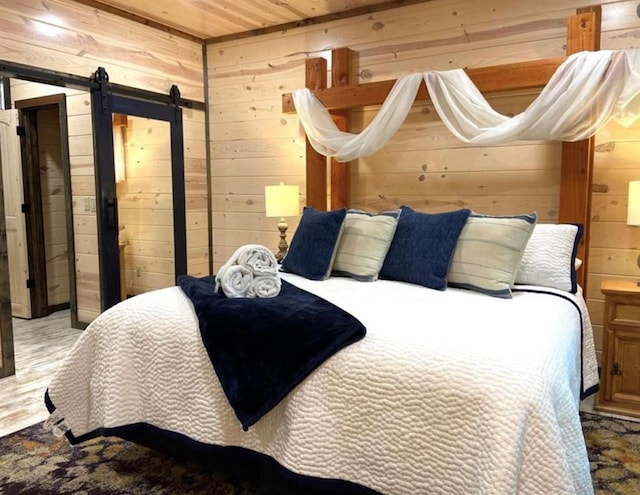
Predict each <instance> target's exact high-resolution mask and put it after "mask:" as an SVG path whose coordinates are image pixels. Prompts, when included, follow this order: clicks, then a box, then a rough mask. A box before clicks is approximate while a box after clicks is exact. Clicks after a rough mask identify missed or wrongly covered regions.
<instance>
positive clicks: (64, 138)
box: [14, 93, 79, 328]
mask: <svg viewBox="0 0 640 495" xmlns="http://www.w3.org/2000/svg"><path fill="white" fill-rule="evenodd" d="M14 106H15V108H16V109H18V111H19V115H20V125H21V126H23V127H24V128H25V138H24V139H23V140H21V141H22V143H21V144H22V163H23V182H24V194H25V203H27V204H29V205H30V213H29V214H28V215H27V216H26V217H27V240H28V244H29V256H28V258H29V276H30V278H32V279H34V286H33V288H32V289H31V308H32V309H31V312H32V315H31V316H32V318H39V317H42V316H47V315H48V314H49V313H50V308H49V304H48V299H47V263H46V255H45V252H44V221H43V218H42V192H41V188H40V156H39V152H38V133H37V114H38V111H39V110H43V109H46V108H51V107H56V108H57V110H58V124H59V129H60V136H59V139H60V164H61V166H62V172H63V177H64V205H65V220H66V229H67V264H68V280H69V309H70V316H71V326H72V327H73V328H78V324H79V322H78V307H77V293H76V270H75V240H74V228H73V199H72V194H71V163H70V158H69V131H68V127H67V99H66V95H65V94H64V93H58V94H54V95H48V96H42V97H36V98H28V99H24V100H17V101H15V103H14Z"/></svg>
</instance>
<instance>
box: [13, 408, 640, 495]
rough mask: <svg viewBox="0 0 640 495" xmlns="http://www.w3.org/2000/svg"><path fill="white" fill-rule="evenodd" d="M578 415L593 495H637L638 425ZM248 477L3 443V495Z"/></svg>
mask: <svg viewBox="0 0 640 495" xmlns="http://www.w3.org/2000/svg"><path fill="white" fill-rule="evenodd" d="M581 416H582V424H583V430H584V433H585V438H586V441H587V448H588V450H589V459H590V461H591V471H592V474H593V480H594V487H595V492H596V494H597V495H610V494H611V495H632V494H636V495H637V494H640V423H635V422H630V421H622V420H618V419H610V418H605V417H603V416H598V415H594V414H588V413H582V414H581ZM251 478H252V476H248V477H243V479H240V478H234V477H232V476H230V475H228V474H224V473H222V472H217V471H215V470H212V469H211V468H210V467H207V466H204V465H201V464H196V463H190V462H184V461H180V460H177V459H175V458H173V457H170V456H168V455H165V454H162V453H160V452H157V451H154V450H150V449H147V448H145V447H142V446H139V445H136V444H132V443H130V442H126V441H124V440H120V439H118V438H113V437H109V438H98V439H95V440H91V441H88V442H85V443H83V444H82V445H78V446H75V447H73V446H71V445H69V443H68V442H67V440H66V439H64V438H63V439H58V438H56V437H54V436H53V435H52V434H51V433H50V432H46V431H44V430H43V429H42V425H41V424H37V425H34V426H31V427H29V428H25V429H24V430H21V431H19V432H16V433H13V434H11V435H7V436H5V437H3V438H0V494H1V495H27V494H29V495H45V494H47V495H49V494H90V495H121V494H122V495H124V494H127V495H155V494H181V495H190V494H194V495H195V494H203V493H207V494H210V495H257V494H258V493H260V490H259V489H258V484H257V481H256V479H255V478H254V479H251Z"/></svg>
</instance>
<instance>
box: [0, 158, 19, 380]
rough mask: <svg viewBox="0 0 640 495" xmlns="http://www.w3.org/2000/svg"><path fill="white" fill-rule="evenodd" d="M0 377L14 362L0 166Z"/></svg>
mask: <svg viewBox="0 0 640 495" xmlns="http://www.w3.org/2000/svg"><path fill="white" fill-rule="evenodd" d="M0 345H1V346H2V356H1V358H2V359H1V360H0V378H4V377H6V376H11V375H15V373H16V362H15V356H14V347H13V319H12V316H11V287H10V284H9V253H8V250H7V229H6V224H5V219H4V188H3V187H2V167H0Z"/></svg>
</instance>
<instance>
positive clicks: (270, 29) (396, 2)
mask: <svg viewBox="0 0 640 495" xmlns="http://www.w3.org/2000/svg"><path fill="white" fill-rule="evenodd" d="M430 1H431V0H390V1H388V2H383V3H378V4H375V5H365V6H362V7H356V8H355V9H350V10H345V11H343V12H336V13H334V14H325V15H321V16H318V17H308V18H306V19H300V20H299V21H291V22H285V23H283V24H277V25H275V26H267V27H263V28H259V29H250V30H249V31H243V32H241V33H233V34H225V35H223V36H216V37H212V38H206V39H204V40H203V41H204V42H205V43H207V44H213V43H222V42H224V41H233V40H239V39H243V38H251V37H253V36H260V35H263V34H269V33H277V32H280V31H282V32H284V31H290V30H291V29H296V28H301V27H306V26H314V25H317V24H323V23H325V22H332V21H339V20H340V19H348V18H350V17H357V16H360V15H367V14H373V13H375V12H383V11H385V10H390V9H397V8H398V7H406V6H409V5H415V4H419V3H426V2H430Z"/></svg>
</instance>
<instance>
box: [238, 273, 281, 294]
mask: <svg viewBox="0 0 640 495" xmlns="http://www.w3.org/2000/svg"><path fill="white" fill-rule="evenodd" d="M281 287H282V282H281V281H280V277H279V276H278V275H256V276H255V277H253V280H252V281H251V287H249V290H248V291H247V297H276V296H277V295H278V294H280V288H281Z"/></svg>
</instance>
